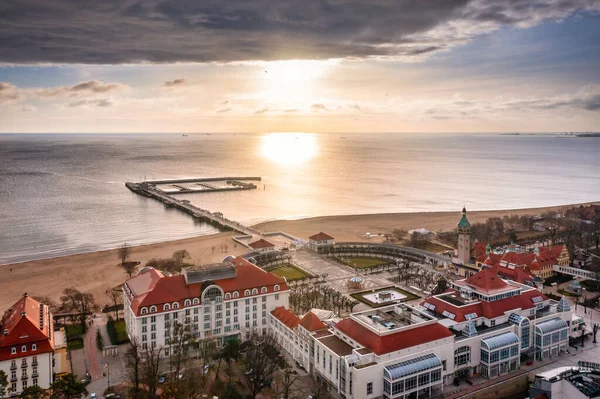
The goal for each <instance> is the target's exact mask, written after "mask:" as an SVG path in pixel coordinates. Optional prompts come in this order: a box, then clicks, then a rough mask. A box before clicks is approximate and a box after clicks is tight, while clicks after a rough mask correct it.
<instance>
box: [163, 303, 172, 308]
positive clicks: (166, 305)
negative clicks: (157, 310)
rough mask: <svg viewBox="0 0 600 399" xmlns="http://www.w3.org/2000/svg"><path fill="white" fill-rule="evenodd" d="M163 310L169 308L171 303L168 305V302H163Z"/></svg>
mask: <svg viewBox="0 0 600 399" xmlns="http://www.w3.org/2000/svg"><path fill="white" fill-rule="evenodd" d="M163 310H171V305H169V304H168V303H165V304H164V305H163Z"/></svg>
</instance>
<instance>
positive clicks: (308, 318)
mask: <svg viewBox="0 0 600 399" xmlns="http://www.w3.org/2000/svg"><path fill="white" fill-rule="evenodd" d="M300 325H301V326H302V327H304V328H306V329H307V330H308V331H310V332H313V331H318V330H322V329H324V328H327V326H326V325H325V323H323V322H322V321H321V320H320V319H319V318H318V317H317V315H316V314H314V313H313V312H308V313H307V314H305V315H304V317H303V318H302V320H301V321H300Z"/></svg>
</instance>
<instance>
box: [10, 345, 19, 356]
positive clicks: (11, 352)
mask: <svg viewBox="0 0 600 399" xmlns="http://www.w3.org/2000/svg"><path fill="white" fill-rule="evenodd" d="M10 354H11V355H16V354H17V348H15V347H14V346H13V347H12V348H10Z"/></svg>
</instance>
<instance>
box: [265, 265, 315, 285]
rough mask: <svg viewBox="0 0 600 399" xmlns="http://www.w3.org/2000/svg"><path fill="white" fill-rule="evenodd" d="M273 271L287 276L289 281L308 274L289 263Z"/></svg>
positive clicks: (278, 274)
mask: <svg viewBox="0 0 600 399" xmlns="http://www.w3.org/2000/svg"><path fill="white" fill-rule="evenodd" d="M271 273H273V274H274V275H276V276H279V277H285V278H286V279H287V281H294V280H300V279H302V278H304V277H307V276H308V274H306V273H304V272H303V271H302V270H300V269H298V268H297V267H294V266H292V265H290V264H289V263H288V264H284V265H282V266H281V267H278V268H277V269H275V270H272V271H271Z"/></svg>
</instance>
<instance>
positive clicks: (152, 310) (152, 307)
mask: <svg viewBox="0 0 600 399" xmlns="http://www.w3.org/2000/svg"><path fill="white" fill-rule="evenodd" d="M154 312H156V306H154V305H152V306H150V313H154Z"/></svg>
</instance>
